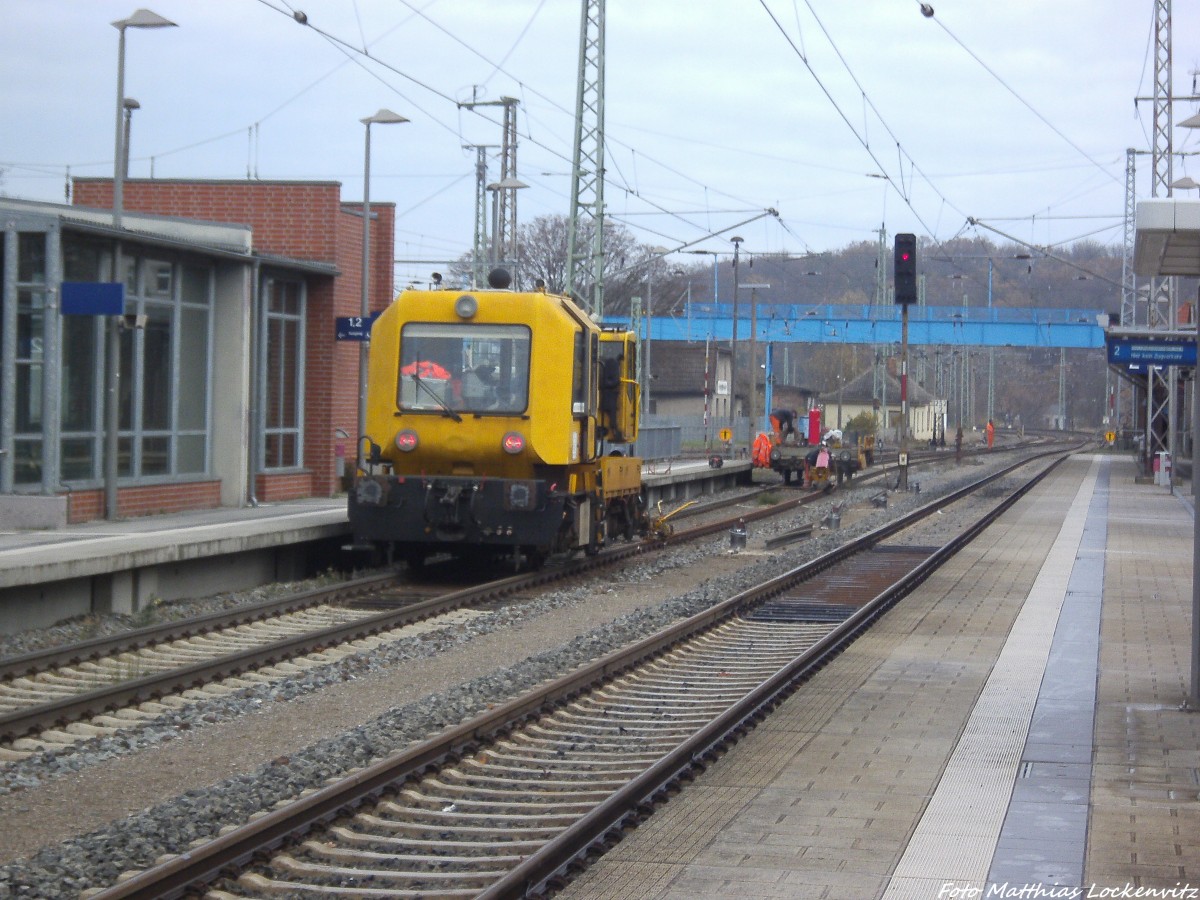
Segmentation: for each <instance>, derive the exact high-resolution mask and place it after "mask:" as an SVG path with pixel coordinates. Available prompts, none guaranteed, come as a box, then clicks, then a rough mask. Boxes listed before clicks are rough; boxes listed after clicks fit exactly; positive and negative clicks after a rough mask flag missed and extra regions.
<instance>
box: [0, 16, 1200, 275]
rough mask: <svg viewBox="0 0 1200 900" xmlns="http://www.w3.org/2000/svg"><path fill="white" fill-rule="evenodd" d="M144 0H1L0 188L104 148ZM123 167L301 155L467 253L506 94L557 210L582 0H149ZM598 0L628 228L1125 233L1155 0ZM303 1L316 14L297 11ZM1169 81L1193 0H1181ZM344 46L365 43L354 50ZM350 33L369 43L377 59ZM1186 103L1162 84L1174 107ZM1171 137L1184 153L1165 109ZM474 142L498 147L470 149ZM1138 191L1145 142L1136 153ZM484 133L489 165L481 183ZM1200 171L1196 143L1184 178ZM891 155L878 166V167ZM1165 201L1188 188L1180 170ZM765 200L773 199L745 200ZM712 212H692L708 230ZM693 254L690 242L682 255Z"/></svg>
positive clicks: (230, 172)
mask: <svg viewBox="0 0 1200 900" xmlns="http://www.w3.org/2000/svg"><path fill="white" fill-rule="evenodd" d="M136 2H137V0H116V2H112V0H0V72H2V73H3V89H2V90H0V123H2V124H0V193H3V194H5V195H9V196H14V197H26V198H34V199H45V200H56V201H62V200H63V198H64V187H65V184H66V178H67V173H68V172H69V173H70V174H72V175H79V176H103V177H109V176H111V175H112V171H113V163H112V157H113V147H114V133H113V132H114V123H115V107H116V73H117V43H118V32H117V29H115V28H114V27H112V25H111V24H110V23H112V22H113V21H116V20H119V19H124V18H126V17H128V16H129V15H131V14H132V13H133V12H134V10H135V9H136V8H137V6H136ZM146 2H147V5H148V6H149V8H150V9H152V10H154V11H155V12H157V13H159V14H160V15H162V16H165V17H166V18H168V19H171V20H173V21H174V22H176V23H177V24H178V27H177V28H170V29H161V30H139V29H130V30H129V31H128V35H127V41H126V44H127V48H126V68H125V75H126V79H125V93H126V95H127V96H129V97H133V98H135V99H137V100H138V102H139V103H140V104H141V108H140V109H139V110H138V111H137V112H136V113H135V114H134V119H133V137H132V141H131V156H132V162H131V164H130V175H131V177H135V178H140V177H149V176H150V175H151V174H153V175H155V176H157V177H164V178H167V177H170V178H246V177H253V178H260V179H319V180H335V181H338V182H341V184H342V198H343V199H344V200H347V201H357V200H360V199H361V197H362V177H363V163H364V126H363V125H362V124H361V123H360V121H359V120H360V119H362V118H363V117H365V116H369V115H371V114H373V113H374V112H375V111H376V110H377V109H379V108H381V107H386V108H389V109H391V110H394V111H395V112H398V113H400V114H402V115H404V116H406V117H407V118H409V119H410V120H411V122H410V123H409V124H403V125H386V126H379V125H376V126H373V127H372V131H371V134H372V142H371V197H372V200H375V201H386V202H392V203H395V204H396V207H397V241H396V255H397V257H398V258H399V259H401V260H422V262H401V263H400V264H398V265H397V278H398V279H399V280H401V281H403V280H407V279H409V278H421V279H422V280H423V279H424V278H425V277H426V275H427V272H428V271H429V270H430V268H431V266H430V264H427V263H426V262H424V260H444V259H451V258H457V257H459V256H460V255H461V254H463V253H465V252H467V251H468V250H469V249H470V246H471V242H472V234H473V227H474V226H473V223H474V184H475V153H474V151H472V150H465V149H463V145H466V144H499V143H500V139H501V126H500V122H501V112H500V110H499V108H496V107H482V108H478V109H477V110H476V111H474V112H472V111H468V110H465V109H461V108H460V107H459V106H458V103H459V102H462V101H469V100H471V99H472V98H475V99H478V100H496V99H498V98H500V97H502V96H511V97H515V98H517V99H518V100H519V101H520V105H519V107H518V131H519V142H520V143H519V148H518V162H517V169H518V177H519V178H520V179H521V180H522V181H524V182H525V183H526V184H528V185H529V187H528V189H525V190H522V191H521V192H520V195H519V214H520V219H521V221H523V222H524V221H528V220H529V219H531V218H533V217H534V216H539V215H545V214H559V215H566V214H567V213H568V211H569V194H570V177H569V172H570V157H571V149H572V141H573V137H574V124H573V119H574V109H575V93H576V87H575V86H576V81H577V77H576V76H577V66H578V53H579V46H578V45H579V20H580V7H581V2H580V0H411V2H410V0H290V2H292V4H293V5H292V6H291V7H289V6H287V5H285V4H284V2H283V0H205V2H196V0H146ZM932 5H933V6H934V8H935V11H936V13H935V16H934V17H933V18H928V17H926V16H924V15H922V13H921V9H920V4H919V3H918V2H915V0H791V2H788V0H720V2H717V0H607V34H606V40H607V58H606V81H607V89H606V101H605V102H606V122H607V143H606V146H607V162H608V174H607V179H606V189H605V191H606V200H607V207H608V211H609V213H610V215H611V216H612V217H613V218H615V219H616V220H618V221H620V222H621V223H623V224H624V225H626V226H628V227H629V228H630V229H631V230H632V231H633V232H634V234H635V236H636V237H637V239H638V240H640V241H642V242H643V243H647V244H652V245H658V246H662V247H665V248H675V247H681V246H685V245H686V246H688V247H690V248H693V249H694V248H699V249H709V250H722V251H723V250H726V249H728V248H729V246H730V245H729V242H728V238H729V237H730V236H731V235H733V234H738V235H739V236H741V237H743V238H744V239H745V243H744V244H743V245H742V246H743V250H744V251H748V252H752V253H753V252H759V253H762V252H789V253H797V254H802V253H806V252H818V251H822V250H831V249H838V248H841V247H844V246H845V245H847V244H850V243H853V242H856V241H863V240H868V241H871V240H875V231H876V230H877V229H879V228H880V227H881V226H883V227H885V228H886V229H887V231H888V234H889V244H890V240H891V235H892V234H894V233H896V232H899V231H913V232H916V233H917V234H918V235H923V236H927V237H930V238H934V239H938V240H944V239H947V238H951V237H954V236H956V235H958V234H960V233H965V234H968V235H971V234H980V235H983V236H987V237H989V238H992V239H994V240H1002V238H1001V237H1000V236H999V235H997V234H996V233H995V232H994V231H989V230H987V229H973V228H970V227H968V226H967V224H966V220H967V218H968V217H974V218H976V219H979V220H981V221H982V222H984V223H986V224H987V225H989V226H991V227H992V228H994V229H998V230H999V231H1000V232H1003V233H1004V234H1008V235H1012V236H1013V237H1015V238H1018V239H1019V240H1022V241H1028V242H1031V243H1034V244H1038V245H1044V244H1058V243H1063V242H1070V241H1073V240H1076V239H1079V238H1084V237H1088V238H1091V239H1094V240H1098V241H1100V242H1102V243H1106V244H1114V245H1117V244H1120V242H1121V240H1122V231H1121V221H1122V220H1121V217H1122V214H1123V209H1124V180H1125V160H1126V148H1129V147H1132V148H1135V149H1137V150H1141V151H1149V149H1150V147H1151V113H1152V109H1151V104H1150V103H1149V102H1141V103H1135V98H1137V97H1149V96H1150V95H1151V93H1152V90H1153V46H1154V45H1153V8H1154V4H1153V2H1152V0H1055V2H1047V0H1009V2H1004V3H984V2H981V0H934V2H933V4H932ZM293 9H298V10H303V12H304V13H305V14H306V15H307V18H308V22H309V23H310V25H311V26H313V27H305V26H303V25H301V24H298V23H297V22H296V21H295V20H294V19H293V18H292V15H291V11H292V10H293ZM1173 25H1174V36H1175V40H1174V47H1173V60H1174V93H1175V94H1176V95H1177V96H1181V97H1182V96H1189V95H1191V94H1193V93H1194V92H1195V91H1194V89H1193V79H1194V77H1195V72H1196V70H1197V69H1200V4H1198V3H1195V2H1176V3H1175V4H1174V22H1173ZM364 48H365V52H364ZM368 54H369V55H368ZM1198 109H1200V104H1197V103H1193V102H1180V103H1177V104H1176V105H1175V121H1176V122H1178V121H1181V120H1183V119H1184V118H1187V117H1188V116H1190V115H1192V114H1194V113H1195V112H1196V111H1197V110H1198ZM1175 150H1176V151H1177V152H1179V151H1197V150H1200V130H1197V131H1189V130H1187V129H1176V136H1175ZM490 152H491V153H495V152H496V151H495V150H493V151H490ZM1137 168H1138V187H1137V190H1138V195H1139V197H1145V196H1148V195H1149V191H1150V188H1149V184H1150V180H1149V173H1150V158H1149V156H1139V157H1138V158H1137ZM498 172H499V163H498V161H497V160H496V159H495V158H494V157H493V159H492V163H491V170H490V175H491V177H492V179H493V180H494V179H495V178H497V177H498ZM1184 174H1190V175H1192V176H1193V177H1194V178H1195V179H1196V180H1197V181H1200V158H1195V157H1193V158H1186V157H1185V158H1182V159H1177V160H1176V163H1175V177H1176V178H1178V177H1181V176H1182V175H1184ZM878 176H883V177H878ZM1180 196H1191V197H1195V196H1197V192H1196V191H1189V192H1181V194H1180ZM768 207H773V208H775V209H777V210H778V212H779V217H778V219H776V218H774V217H770V216H768V217H765V218H759V219H757V220H756V221H754V222H749V223H747V220H750V219H752V218H754V217H756V216H759V215H760V214H761V213H762V212H763V210H765V209H766V208H768ZM709 235H712V236H711V237H710V236H709ZM682 259H686V260H690V261H693V262H694V261H696V257H681V260H682Z"/></svg>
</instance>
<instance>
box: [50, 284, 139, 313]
mask: <svg viewBox="0 0 1200 900" xmlns="http://www.w3.org/2000/svg"><path fill="white" fill-rule="evenodd" d="M59 312H60V313H62V314H63V315H64V316H119V315H122V314H123V313H124V312H125V285H123V284H117V283H116V282H97V281H64V282H63V283H62V285H61V287H60V290H59Z"/></svg>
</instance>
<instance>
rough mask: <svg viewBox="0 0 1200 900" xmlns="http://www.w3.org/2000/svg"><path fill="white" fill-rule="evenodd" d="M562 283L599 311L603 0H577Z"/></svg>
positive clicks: (585, 305)
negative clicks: (579, 5) (576, 69)
mask: <svg viewBox="0 0 1200 900" xmlns="http://www.w3.org/2000/svg"><path fill="white" fill-rule="evenodd" d="M568 227H569V231H568V234H567V283H566V284H565V285H564V288H565V290H566V292H567V293H569V294H570V295H571V296H573V297H575V299H576V301H577V302H578V303H579V304H580V306H582V307H583V308H584V309H587V310H589V311H590V312H591V313H592V315H594V316H597V317H598V316H601V315H603V314H604V0H583V12H582V16H581V20H580V27H579V83H578V90H577V93H576V96H575V146H574V152H573V154H572V157H571V216H570V223H569V226H568Z"/></svg>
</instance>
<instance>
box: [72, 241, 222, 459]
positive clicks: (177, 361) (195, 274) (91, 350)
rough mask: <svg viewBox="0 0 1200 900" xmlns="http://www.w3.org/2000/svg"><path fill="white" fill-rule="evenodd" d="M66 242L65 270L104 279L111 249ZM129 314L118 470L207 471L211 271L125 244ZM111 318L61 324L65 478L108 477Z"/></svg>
mask: <svg viewBox="0 0 1200 900" xmlns="http://www.w3.org/2000/svg"><path fill="white" fill-rule="evenodd" d="M67 243H68V246H67V247H66V248H65V249H64V277H65V278H66V280H70V281H103V280H106V278H107V272H108V271H111V254H110V252H106V251H104V250H101V249H99V248H97V247H95V246H93V245H90V244H88V243H86V242H70V241H68V242H67ZM121 269H122V272H123V275H124V280H125V314H126V317H127V320H129V319H130V318H131V317H134V316H136V317H138V318H137V319H136V320H133V323H136V326H137V327H126V328H123V329H122V330H121V334H120V340H119V343H120V357H119V365H120V379H119V389H118V422H119V428H120V434H119V438H118V441H117V473H118V475H119V476H120V477H122V478H153V477H170V476H176V475H185V474H203V473H205V472H207V471H208V466H209V462H208V447H209V440H208V427H209V402H210V401H209V394H210V390H209V375H208V373H209V353H210V348H211V346H212V336H211V329H212V315H211V311H212V296H213V271H212V267H211V266H210V265H207V264H202V263H196V262H192V261H181V260H175V259H167V258H162V257H161V256H149V255H143V254H141V253H139V252H137V250H136V249H133V248H130V247H128V246H127V247H125V248H123V253H122V259H121ZM106 325H107V320H106V319H104V318H103V317H94V316H65V317H64V322H63V371H62V397H63V407H62V408H63V416H62V419H63V421H62V441H61V445H60V446H61V448H62V458H63V466H62V468H63V471H62V473H61V478H62V480H63V481H69V482H77V481H83V482H89V481H98V480H100V479H101V478H102V477H103V448H104V383H103V382H104V378H103V359H104V355H103V354H104V332H105V327H106Z"/></svg>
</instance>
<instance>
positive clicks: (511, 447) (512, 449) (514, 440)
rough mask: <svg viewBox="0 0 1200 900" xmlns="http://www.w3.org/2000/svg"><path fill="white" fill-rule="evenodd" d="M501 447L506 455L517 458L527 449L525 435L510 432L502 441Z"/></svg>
mask: <svg viewBox="0 0 1200 900" xmlns="http://www.w3.org/2000/svg"><path fill="white" fill-rule="evenodd" d="M500 446H501V447H503V448H504V452H505V453H511V454H512V455H514V456H515V455H516V454H518V453H520V452H521V451H522V450H524V449H525V435H523V434H520V433H518V432H516V431H510V432H508V434H506V435H504V437H503V438H502V439H501V441H500Z"/></svg>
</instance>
